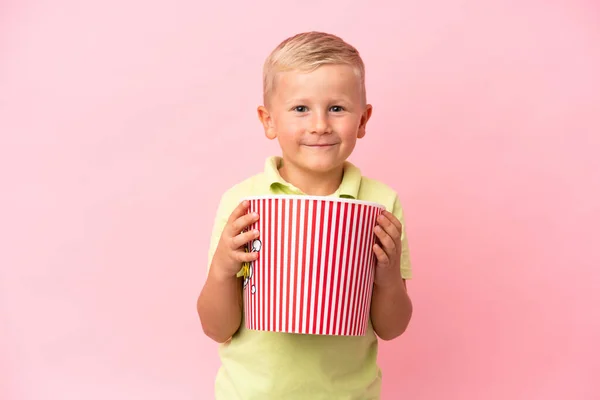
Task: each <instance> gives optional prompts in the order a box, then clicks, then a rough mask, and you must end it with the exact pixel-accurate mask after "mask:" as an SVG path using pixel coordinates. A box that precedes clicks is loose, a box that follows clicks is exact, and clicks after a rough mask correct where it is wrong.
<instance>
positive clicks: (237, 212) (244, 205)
mask: <svg viewBox="0 0 600 400" xmlns="http://www.w3.org/2000/svg"><path fill="white" fill-rule="evenodd" d="M249 207H250V202H249V201H248V200H244V201H242V202H241V203H240V204H238V205H237V207H236V208H235V209H234V210H233V211H232V212H231V214H230V215H229V219H228V220H227V224H228V225H231V224H232V223H233V222H234V221H235V220H237V219H238V218H240V217H241V216H242V215H244V214H246V213H247V212H248V208H249Z"/></svg>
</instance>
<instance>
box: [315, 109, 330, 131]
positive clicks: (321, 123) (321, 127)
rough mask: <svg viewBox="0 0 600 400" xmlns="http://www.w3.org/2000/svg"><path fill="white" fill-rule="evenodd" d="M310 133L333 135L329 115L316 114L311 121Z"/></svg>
mask: <svg viewBox="0 0 600 400" xmlns="http://www.w3.org/2000/svg"><path fill="white" fill-rule="evenodd" d="M310 132H311V133H313V134H316V135H323V134H326V133H331V125H329V118H328V116H327V114H326V113H325V114H323V113H317V112H316V113H314V114H313V117H312V119H311V126H310Z"/></svg>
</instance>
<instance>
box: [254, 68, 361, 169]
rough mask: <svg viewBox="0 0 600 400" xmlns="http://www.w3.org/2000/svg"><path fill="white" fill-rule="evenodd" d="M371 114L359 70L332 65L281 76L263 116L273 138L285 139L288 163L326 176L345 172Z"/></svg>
mask: <svg viewBox="0 0 600 400" xmlns="http://www.w3.org/2000/svg"><path fill="white" fill-rule="evenodd" d="M371 110H372V107H371V106H370V105H365V104H364V103H363V98H362V90H361V85H360V79H359V77H358V76H357V75H356V73H355V72H354V70H353V68H352V67H351V66H348V65H337V64H335V65H334V64H332V65H323V66H321V67H319V68H317V69H316V70H314V71H312V72H308V73H303V72H299V71H289V72H281V73H279V74H278V76H277V77H276V81H275V85H274V92H273V93H272V94H271V97H270V101H269V105H268V109H267V108H264V107H260V108H259V116H260V118H261V121H262V122H263V125H264V127H265V133H266V135H267V137H268V138H270V139H275V138H277V139H278V140H279V145H280V146H281V150H282V152H283V159H284V165H287V166H289V167H293V168H295V169H296V170H298V171H305V172H319V173H324V172H331V171H334V170H337V169H339V168H342V166H343V163H344V161H345V160H346V159H347V158H348V157H349V156H350V154H351V153H352V151H353V150H354V146H355V145H356V139H357V138H362V137H363V136H364V135H365V126H366V123H367V121H368V120H369V117H370V116H371Z"/></svg>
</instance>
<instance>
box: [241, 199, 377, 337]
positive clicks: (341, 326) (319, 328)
mask: <svg viewBox="0 0 600 400" xmlns="http://www.w3.org/2000/svg"><path fill="white" fill-rule="evenodd" d="M254 211H256V212H258V214H259V215H260V219H259V221H258V222H257V223H256V224H255V225H253V226H252V229H259V231H260V240H261V242H262V249H261V251H260V252H259V257H258V260H257V261H255V262H254V264H253V265H252V269H253V272H252V275H251V278H250V280H249V282H248V284H247V285H246V287H245V290H244V316H245V324H246V327H247V328H248V329H254V330H263V331H274V332H289V333H304V334H320V335H353V336H356V335H364V334H365V333H366V329H367V325H368V320H369V309H370V303H371V294H372V287H373V275H374V266H375V255H374V253H373V250H372V249H373V240H374V234H373V227H374V226H375V225H376V218H377V216H378V215H379V214H380V213H381V211H382V209H380V208H378V207H375V206H371V205H367V204H363V203H352V202H340V201H332V200H326V199H323V200H320V199H298V198H290V199H286V198H260V199H253V200H250V212H254ZM303 227H304V228H303Z"/></svg>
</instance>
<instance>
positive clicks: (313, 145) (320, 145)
mask: <svg viewBox="0 0 600 400" xmlns="http://www.w3.org/2000/svg"><path fill="white" fill-rule="evenodd" d="M335 145H337V143H322V144H305V146H306V147H314V148H324V147H332V146H335Z"/></svg>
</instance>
